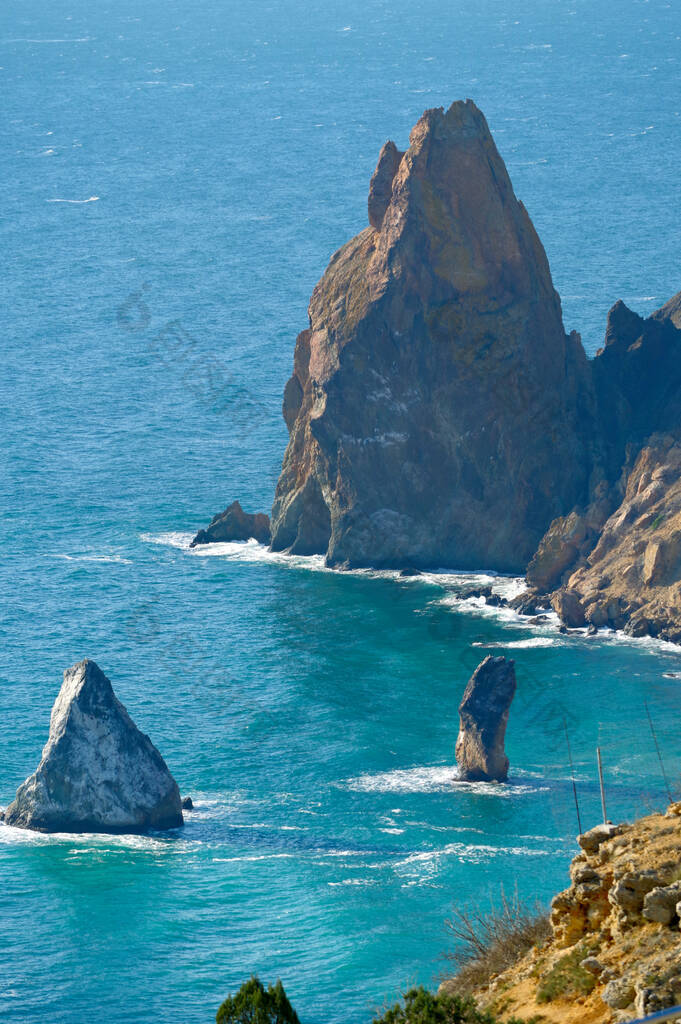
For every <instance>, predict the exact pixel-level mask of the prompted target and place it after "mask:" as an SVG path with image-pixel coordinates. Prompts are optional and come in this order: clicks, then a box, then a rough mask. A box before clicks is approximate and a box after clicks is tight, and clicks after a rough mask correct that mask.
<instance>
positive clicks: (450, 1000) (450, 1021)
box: [373, 986, 519, 1024]
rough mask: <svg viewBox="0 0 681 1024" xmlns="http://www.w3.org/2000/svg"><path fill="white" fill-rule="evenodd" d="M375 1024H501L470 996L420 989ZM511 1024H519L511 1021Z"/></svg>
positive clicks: (415, 989)
mask: <svg viewBox="0 0 681 1024" xmlns="http://www.w3.org/2000/svg"><path fill="white" fill-rule="evenodd" d="M373 1024H499V1021H498V1018H497V1017H495V1016H494V1014H492V1013H489V1012H487V1011H486V1010H479V1009H478V1007H477V1005H476V1003H475V1000H474V999H472V998H471V997H470V996H459V995H448V994H446V993H442V994H437V993H435V992H429V991H428V990H427V989H425V988H423V986H420V987H419V988H412V989H411V990H410V991H409V992H407V993H406V995H405V996H404V999H403V1001H402V1002H401V1003H396V1004H395V1006H393V1007H392V1008H391V1009H389V1010H386V1011H385V1013H384V1014H383V1016H382V1017H376V1018H374V1022H373ZM508 1024H519V1022H518V1021H513V1019H511V1021H509V1022H508Z"/></svg>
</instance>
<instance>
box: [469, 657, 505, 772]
mask: <svg viewBox="0 0 681 1024" xmlns="http://www.w3.org/2000/svg"><path fill="white" fill-rule="evenodd" d="M515 690H516V679H515V663H514V662H513V661H510V660H507V659H506V658H503V657H498V658H494V657H492V656H491V655H488V656H487V657H486V658H485V660H484V661H482V662H480V664H479V665H478V667H477V668H476V670H475V672H474V673H473V675H472V676H471V678H470V680H469V682H468V685H467V687H466V689H465V691H464V695H463V698H462V700H461V704H460V705H459V717H460V729H459V735H458V738H457V741H456V761H457V764H458V766H459V777H460V778H461V779H463V780H465V781H469V782H475V781H481V782H504V781H505V780H506V778H507V777H508V758H507V756H506V751H505V749H504V737H505V735H506V724H507V722H508V714H509V710H510V707H511V701H512V700H513V697H514V695H515Z"/></svg>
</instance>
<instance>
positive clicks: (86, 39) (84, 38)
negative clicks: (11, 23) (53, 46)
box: [2, 36, 92, 46]
mask: <svg viewBox="0 0 681 1024" xmlns="http://www.w3.org/2000/svg"><path fill="white" fill-rule="evenodd" d="M91 40H92V36H80V37H79V38H78V39H3V40H2V43H3V44H4V45H6V46H7V45H9V44H11V43H89V42H91Z"/></svg>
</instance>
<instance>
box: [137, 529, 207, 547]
mask: <svg viewBox="0 0 681 1024" xmlns="http://www.w3.org/2000/svg"><path fill="white" fill-rule="evenodd" d="M139 536H140V540H141V541H143V542H144V543H145V544H162V545H163V546H164V547H171V548H183V549H186V550H187V551H189V545H190V544H191V541H192V537H193V536H194V535H193V534H192V533H180V532H179V531H174V532H172V531H170V532H167V533H141V534H140V535H139Z"/></svg>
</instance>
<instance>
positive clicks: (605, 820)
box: [596, 747, 608, 825]
mask: <svg viewBox="0 0 681 1024" xmlns="http://www.w3.org/2000/svg"><path fill="white" fill-rule="evenodd" d="M596 756H597V757H598V778H599V780H600V783H601V807H602V808H603V824H604V825H607V824H608V814H607V811H606V810H605V786H604V785H603V762H602V761H601V748H600V747H596Z"/></svg>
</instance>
